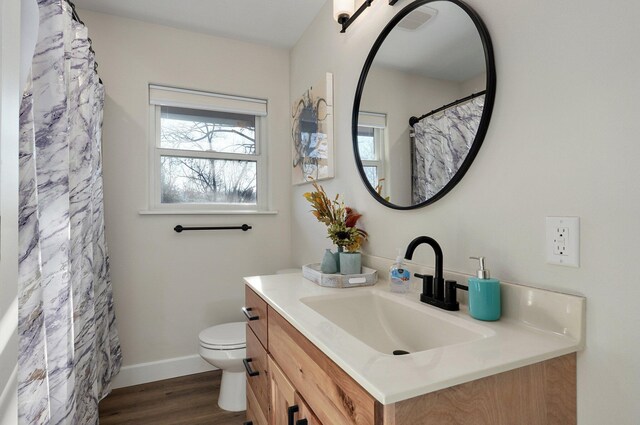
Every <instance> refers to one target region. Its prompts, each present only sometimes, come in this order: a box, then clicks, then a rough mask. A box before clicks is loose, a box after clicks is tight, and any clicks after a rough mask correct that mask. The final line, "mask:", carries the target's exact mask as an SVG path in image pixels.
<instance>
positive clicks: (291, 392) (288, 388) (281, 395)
mask: <svg viewBox="0 0 640 425" xmlns="http://www.w3.org/2000/svg"><path fill="white" fill-rule="evenodd" d="M269 373H270V375H271V414H270V419H271V420H270V421H269V424H270V425H290V420H289V417H290V416H291V415H292V414H293V413H294V411H295V409H293V411H292V410H291V409H292V407H293V406H295V392H296V391H295V388H293V385H291V383H290V382H289V380H288V379H287V377H286V376H284V373H282V370H280V368H279V367H278V365H277V364H276V362H274V361H273V359H272V358H271V357H269Z"/></svg>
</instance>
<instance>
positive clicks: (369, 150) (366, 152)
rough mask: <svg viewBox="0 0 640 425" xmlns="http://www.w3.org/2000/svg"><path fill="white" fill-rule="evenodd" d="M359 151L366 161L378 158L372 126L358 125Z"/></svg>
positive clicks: (361, 157)
mask: <svg viewBox="0 0 640 425" xmlns="http://www.w3.org/2000/svg"><path fill="white" fill-rule="evenodd" d="M358 152H359V153H360V159H362V160H364V161H367V160H371V161H375V160H376V159H378V156H377V154H376V143H375V138H374V135H373V128H372V127H358Z"/></svg>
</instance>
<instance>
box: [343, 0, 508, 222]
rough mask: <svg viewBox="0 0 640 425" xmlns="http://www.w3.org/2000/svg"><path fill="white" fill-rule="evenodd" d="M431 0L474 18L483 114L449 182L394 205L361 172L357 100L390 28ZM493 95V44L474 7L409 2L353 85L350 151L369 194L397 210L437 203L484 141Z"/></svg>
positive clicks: (418, 0)
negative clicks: (483, 77) (483, 71)
mask: <svg viewBox="0 0 640 425" xmlns="http://www.w3.org/2000/svg"><path fill="white" fill-rule="evenodd" d="M434 1H447V2H449V3H453V4H455V5H457V6H458V7H460V8H461V9H462V10H463V11H464V12H465V13H466V14H467V15H468V16H469V17H470V18H471V20H472V21H473V23H474V25H475V27H476V29H477V30H478V34H479V35H480V39H481V41H482V46H483V48H484V57H485V68H486V74H487V82H486V94H485V103H484V109H483V111H482V116H481V118H480V124H479V126H478V131H477V133H476V136H475V138H474V139H473V142H472V143H471V148H470V149H469V153H468V154H467V156H466V157H465V159H464V161H463V162H462V164H461V165H460V168H459V169H458V171H457V172H456V174H454V176H453V177H452V178H451V180H449V182H448V183H447V184H446V185H445V186H444V187H443V188H442V189H440V191H439V192H438V193H436V194H435V195H434V196H432V197H431V198H429V199H427V200H426V201H424V202H421V203H419V204H415V205H407V206H401V205H396V204H394V203H392V202H389V201H387V200H385V199H384V198H383V197H381V196H380V195H378V193H377V192H376V190H375V188H374V187H372V186H371V184H369V180H368V179H367V176H366V174H365V172H364V167H363V166H362V160H361V158H360V152H359V150H358V116H359V112H360V101H361V99H362V92H363V90H364V86H365V83H366V80H367V75H368V74H369V70H370V69H371V65H372V64H373V61H374V59H375V56H376V54H377V53H378V50H379V49H380V47H381V46H382V43H383V42H384V40H385V39H386V38H387V36H388V35H389V34H390V33H391V31H392V30H393V29H394V28H395V26H396V25H397V24H398V23H399V22H400V21H401V20H402V19H403V18H404V17H405V16H407V15H408V14H409V13H411V12H412V11H413V10H415V9H417V8H419V7H420V6H424V5H425V4H428V3H432V2H434ZM495 95H496V66H495V60H494V56H493V45H492V44H491V38H490V37H489V31H487V27H486V26H485V25H484V22H483V21H482V19H481V18H480V16H479V15H478V14H477V13H476V11H475V10H473V9H472V8H471V7H470V6H469V5H467V4H466V3H464V2H463V1H461V0H415V1H413V2H412V3H410V4H409V5H407V6H405V7H404V8H403V9H402V10H400V12H398V13H397V14H396V15H395V16H394V17H393V18H392V19H391V21H389V23H388V24H387V25H386V26H385V27H384V29H383V30H382V32H381V33H380V35H379V36H378V38H377V39H376V41H375V43H374V44H373V47H371V51H370V52H369V55H368V56H367V60H366V61H365V63H364V66H363V68H362V73H361V74H360V80H359V81H358V86H357V88H356V94H355V99H354V102H353V114H352V117H351V137H352V141H353V152H354V155H355V161H356V166H357V167H358V172H359V173H360V177H361V178H362V182H363V183H364V185H365V187H366V188H367V190H368V191H369V193H370V194H371V195H372V196H373V197H374V199H375V200H376V201H378V202H380V203H381V204H382V205H384V206H386V207H389V208H393V209H396V210H412V209H417V208H422V207H424V206H427V205H429V204H432V203H434V202H436V201H437V200H439V199H441V198H442V197H443V196H445V195H446V194H447V193H449V191H451V189H453V188H454V186H455V185H456V184H458V183H459V182H460V180H462V177H464V175H465V173H466V172H467V170H468V169H469V167H470V166H471V163H472V162H473V160H474V159H475V157H476V155H477V154H478V151H479V150H480V146H482V142H483V140H484V137H485V135H486V134H487V129H488V128H489V121H490V120H491V113H492V111H493V104H494V100H495ZM407 122H409V117H407Z"/></svg>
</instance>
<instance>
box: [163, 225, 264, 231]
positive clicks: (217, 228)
mask: <svg viewBox="0 0 640 425" xmlns="http://www.w3.org/2000/svg"><path fill="white" fill-rule="evenodd" d="M252 228H253V227H251V226H249V225H248V224H243V225H242V226H206V227H184V226H182V225H181V224H178V225H177V226H176V227H174V228H173V230H175V231H176V232H178V233H180V232H182V231H183V230H242V231H243V232H246V231H247V230H250V229H252Z"/></svg>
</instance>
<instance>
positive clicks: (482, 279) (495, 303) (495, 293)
mask: <svg viewBox="0 0 640 425" xmlns="http://www.w3.org/2000/svg"><path fill="white" fill-rule="evenodd" d="M469 258H470V259H472V260H478V262H479V263H480V268H479V269H478V271H477V274H476V277H470V278H469V314H470V315H471V317H473V318H474V319H478V320H486V321H495V320H498V319H500V314H501V305H500V281H498V280H497V279H491V277H490V275H489V270H487V269H485V268H484V257H469Z"/></svg>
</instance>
